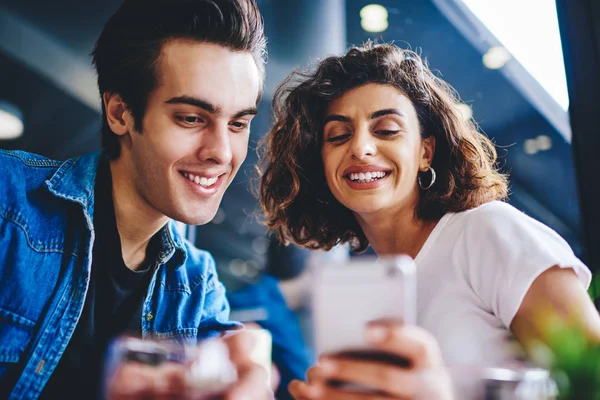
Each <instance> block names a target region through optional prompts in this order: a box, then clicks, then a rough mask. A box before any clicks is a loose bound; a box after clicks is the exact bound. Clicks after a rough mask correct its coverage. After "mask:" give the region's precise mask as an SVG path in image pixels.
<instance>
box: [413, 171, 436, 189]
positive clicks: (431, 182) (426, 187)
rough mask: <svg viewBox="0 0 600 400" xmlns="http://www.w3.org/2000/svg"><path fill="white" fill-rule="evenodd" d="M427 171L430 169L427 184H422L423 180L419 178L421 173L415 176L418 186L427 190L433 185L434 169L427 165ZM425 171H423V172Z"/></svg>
mask: <svg viewBox="0 0 600 400" xmlns="http://www.w3.org/2000/svg"><path fill="white" fill-rule="evenodd" d="M427 171H431V181H430V182H429V185H427V186H425V185H423V181H422V180H421V174H419V175H418V176H417V182H418V183H419V187H420V188H421V189H422V190H429V188H431V187H432V186H433V184H434V183H435V170H434V169H433V168H431V167H427ZM427 171H423V172H424V173H425V172H427Z"/></svg>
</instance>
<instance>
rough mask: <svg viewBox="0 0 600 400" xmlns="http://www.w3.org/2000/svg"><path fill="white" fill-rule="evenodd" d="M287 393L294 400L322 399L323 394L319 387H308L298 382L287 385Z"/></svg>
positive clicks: (304, 383)
mask: <svg viewBox="0 0 600 400" xmlns="http://www.w3.org/2000/svg"><path fill="white" fill-rule="evenodd" d="M288 391H289V392H290V394H291V395H292V397H293V398H294V399H296V400H304V399H308V400H310V399H318V398H322V393H323V390H322V387H321V386H315V385H309V384H307V383H306V382H302V381H299V380H293V381H291V382H290V384H289V385H288Z"/></svg>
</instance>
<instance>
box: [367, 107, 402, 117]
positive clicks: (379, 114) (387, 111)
mask: <svg viewBox="0 0 600 400" xmlns="http://www.w3.org/2000/svg"><path fill="white" fill-rule="evenodd" d="M390 114H394V115H398V116H399V117H402V118H405V116H404V114H403V113H402V112H401V111H399V110H396V109H395V108H386V109H384V110H378V111H375V112H374V113H372V114H371V118H370V119H375V118H379V117H383V116H384V115H390Z"/></svg>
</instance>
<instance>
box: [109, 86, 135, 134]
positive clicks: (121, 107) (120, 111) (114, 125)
mask: <svg viewBox="0 0 600 400" xmlns="http://www.w3.org/2000/svg"><path fill="white" fill-rule="evenodd" d="M102 101H103V102H104V109H105V110H106V120H107V122H108V126H109V127H110V130H111V131H113V132H114V133H115V134H117V135H119V136H122V135H125V134H126V133H128V132H131V130H132V129H133V118H132V115H131V112H129V110H128V109H127V105H126V104H125V103H124V102H123V100H122V99H121V96H120V95H118V94H116V93H104V94H103V96H102Z"/></svg>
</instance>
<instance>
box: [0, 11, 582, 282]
mask: <svg viewBox="0 0 600 400" xmlns="http://www.w3.org/2000/svg"><path fill="white" fill-rule="evenodd" d="M120 2H121V0H102V1H85V2H84V1H77V0H56V1H52V2H48V1H45V0H0V115H1V116H2V118H3V119H1V120H0V135H2V136H0V148H6V149H21V150H27V151H32V152H35V153H39V154H42V155H45V156H48V157H51V158H55V159H65V158H68V157H72V156H77V155H80V154H83V153H86V152H89V151H93V150H96V149H98V148H99V145H100V134H99V127H100V113H99V112H100V101H99V95H98V93H97V88H96V82H95V74H94V72H93V69H92V68H91V64H90V57H89V53H90V51H91V50H92V47H93V45H94V42H95V40H96V38H97V37H98V35H99V32H100V31H101V29H102V26H103V24H104V23H105V21H106V20H107V19H108V17H109V16H110V15H111V14H112V13H113V12H114V11H115V10H116V9H117V8H118V6H119V4H120ZM258 4H259V7H260V8H261V11H262V12H263V15H264V18H265V27H266V34H267V37H268V40H269V47H268V49H269V61H268V64H267V84H266V89H267V90H266V93H265V95H264V96H263V101H262V103H261V105H260V113H259V115H258V117H257V119H256V120H255V122H253V124H252V137H251V145H252V146H255V145H256V142H257V141H258V140H259V139H260V137H261V136H262V135H263V134H264V133H265V132H266V131H267V130H268V128H269V124H270V104H269V103H270V98H271V94H272V93H273V89H274V88H275V87H276V85H277V84H278V83H279V82H280V81H281V80H282V79H283V77H285V76H286V75H287V74H288V73H289V72H290V71H291V70H292V69H293V68H295V67H301V66H305V65H307V64H308V63H309V62H311V61H314V60H316V59H318V58H321V57H323V56H326V55H328V54H336V53H340V52H342V51H344V50H345V49H346V48H347V47H348V46H349V45H351V44H359V43H362V42H364V41H365V40H367V39H369V38H371V39H374V40H378V41H395V42H396V43H397V44H398V45H400V46H402V47H410V48H412V49H413V50H416V51H418V52H420V53H422V55H423V56H424V57H426V58H427V59H428V60H429V63H430V65H431V67H433V68H434V69H437V70H439V71H440V72H441V75H442V77H443V78H444V79H445V80H447V81H449V82H450V83H451V84H452V85H453V86H454V87H455V88H456V89H457V90H458V92H459V94H460V95H461V97H462V99H463V101H464V114H465V117H469V116H471V115H473V116H474V118H475V120H476V121H477V122H478V123H479V124H480V126H481V128H482V130H483V131H484V132H485V133H486V134H487V135H488V136H489V137H490V138H492V139H493V140H494V141H495V143H496V144H497V145H498V147H499V148H498V150H499V155H500V156H501V157H502V158H501V163H502V165H503V168H504V169H505V170H506V171H508V172H509V173H510V178H511V197H510V201H511V203H512V204H513V205H515V206H516V207H518V208H520V209H521V210H523V211H525V212H526V213H527V214H529V215H531V216H533V217H534V218H537V219H539V220H540V221H542V222H543V223H545V224H547V225H549V226H550V227H552V228H553V229H555V230H556V231H557V232H558V233H559V234H560V235H562V236H563V237H564V238H565V239H566V240H567V241H568V242H569V244H570V245H571V246H572V247H573V249H574V251H575V253H577V254H578V255H580V256H584V254H582V253H583V248H582V246H581V241H580V234H581V224H580V213H579V206H578V205H579V202H578V199H577V190H576V181H575V172H574V166H573V159H572V151H571V147H570V142H571V129H570V125H569V117H568V113H567V109H568V106H569V98H568V93H567V85H566V79H565V72H564V64H563V61H562V51H561V43H560V35H559V28H558V21H557V16H556V6H555V3H554V0H529V1H521V0H502V1H491V0H386V1H379V2H378V3H377V4H370V2H368V1H365V0H302V1H293V0H258ZM517 9H518V10H520V11H519V12H518V13H517V12H515V10H517ZM532 15H535V23H532ZM11 117H12V118H11ZM255 161H256V156H255V153H254V152H253V151H251V152H250V153H249V156H248V159H247V160H246V163H245V168H244V169H243V170H242V171H240V173H239V174H238V177H237V179H236V181H235V183H234V184H233V185H232V186H231V188H230V189H229V190H228V191H227V193H226V195H225V198H224V201H223V204H222V207H221V209H220V210H219V213H218V214H217V217H216V218H215V219H214V221H213V222H212V223H210V224H208V225H206V226H202V227H199V228H198V229H197V230H196V232H193V233H195V238H196V241H197V243H198V244H199V245H200V246H201V247H203V248H206V249H208V250H210V251H211V252H212V253H213V255H214V256H215V258H216V260H217V262H218V264H219V266H220V267H221V269H222V270H223V271H224V273H223V274H224V275H225V274H226V275H227V276H223V279H229V278H231V280H232V284H236V283H234V282H235V281H240V282H239V284H242V282H241V281H247V282H252V281H254V280H255V279H257V277H258V276H259V275H260V273H261V270H262V269H264V268H265V266H266V264H267V263H266V254H267V249H268V242H267V240H266V239H265V237H264V228H263V227H262V226H261V225H260V224H259V223H257V221H256V219H255V218H254V217H253V216H252V214H253V212H254V211H255V210H256V201H255V199H254V197H253V196H252V195H251V193H250V192H249V190H248V187H249V181H250V179H251V178H252V176H253V168H252V167H253V165H254V163H255ZM229 275H231V276H229Z"/></svg>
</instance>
